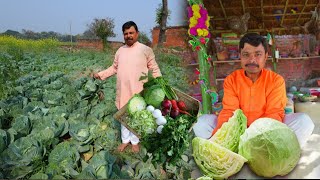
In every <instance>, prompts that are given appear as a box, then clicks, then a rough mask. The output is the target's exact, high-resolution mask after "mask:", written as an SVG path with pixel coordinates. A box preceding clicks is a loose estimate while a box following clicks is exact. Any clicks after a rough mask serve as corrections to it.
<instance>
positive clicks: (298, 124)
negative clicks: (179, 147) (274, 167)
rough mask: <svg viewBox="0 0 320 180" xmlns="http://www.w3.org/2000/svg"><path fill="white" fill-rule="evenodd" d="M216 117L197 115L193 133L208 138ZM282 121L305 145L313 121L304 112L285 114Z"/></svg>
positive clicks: (311, 129)
mask: <svg viewBox="0 0 320 180" xmlns="http://www.w3.org/2000/svg"><path fill="white" fill-rule="evenodd" d="M217 119H218V118H217V116H216V115H214V114H205V115H202V117H199V118H198V122H197V123H196V124H195V125H194V126H193V131H194V133H195V135H196V136H198V137H202V138H205V139H209V138H210V137H211V134H212V131H213V129H214V128H215V127H216V124H217ZM283 123H284V124H286V125H287V126H288V127H289V128H290V129H292V130H293V132H294V133H295V134H296V136H297V138H298V141H299V143H300V147H303V146H304V145H305V143H306V142H307V140H308V137H309V136H310V135H311V134H312V131H313V129H314V123H313V121H312V120H311V118H310V117H309V116H308V115H307V114H306V113H291V114H286V115H285V118H284V121H283Z"/></svg>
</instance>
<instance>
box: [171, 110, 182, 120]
mask: <svg viewBox="0 0 320 180" xmlns="http://www.w3.org/2000/svg"><path fill="white" fill-rule="evenodd" d="M179 114H180V112H179V109H171V112H170V117H172V118H173V119H175V118H176V117H177V116H179Z"/></svg>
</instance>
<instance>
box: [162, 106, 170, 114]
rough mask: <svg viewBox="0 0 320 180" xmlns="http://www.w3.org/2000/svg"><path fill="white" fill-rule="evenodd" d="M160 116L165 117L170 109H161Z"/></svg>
mask: <svg viewBox="0 0 320 180" xmlns="http://www.w3.org/2000/svg"><path fill="white" fill-rule="evenodd" d="M161 113H162V116H165V115H167V114H169V113H170V109H166V108H163V109H161Z"/></svg>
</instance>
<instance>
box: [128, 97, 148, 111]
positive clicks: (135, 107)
mask: <svg viewBox="0 0 320 180" xmlns="http://www.w3.org/2000/svg"><path fill="white" fill-rule="evenodd" d="M146 107H147V103H146V101H145V100H144V99H143V97H142V96H141V95H139V94H135V95H134V96H133V97H132V98H131V99H130V100H129V102H128V113H129V115H133V114H134V113H135V112H137V111H141V110H143V109H146Z"/></svg>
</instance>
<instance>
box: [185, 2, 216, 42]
mask: <svg viewBox="0 0 320 180" xmlns="http://www.w3.org/2000/svg"><path fill="white" fill-rule="evenodd" d="M190 3H194V2H191V1H190ZM187 10H188V17H189V30H188V34H189V35H193V36H201V37H207V38H210V33H209V21H210V17H209V16H208V11H207V10H206V9H205V8H204V7H203V5H202V4H193V5H191V6H189V7H187Z"/></svg>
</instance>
